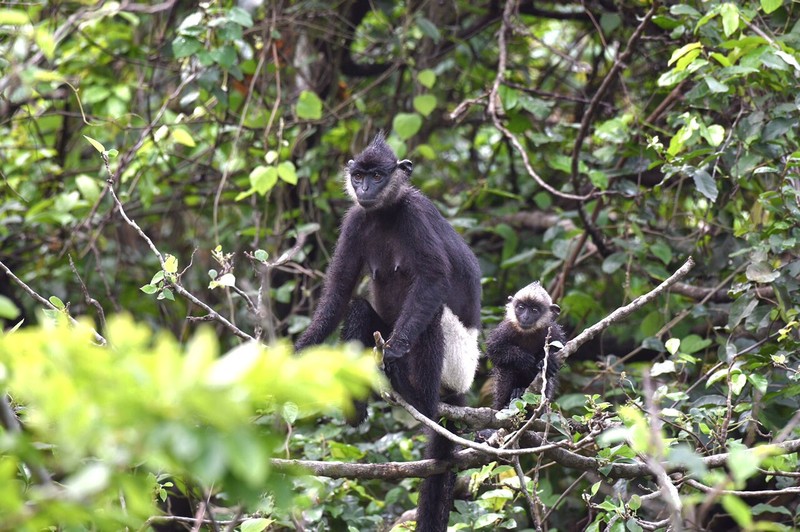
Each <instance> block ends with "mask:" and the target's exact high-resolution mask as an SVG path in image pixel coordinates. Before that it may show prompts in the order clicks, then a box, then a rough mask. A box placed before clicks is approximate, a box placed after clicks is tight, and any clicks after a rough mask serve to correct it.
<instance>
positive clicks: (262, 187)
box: [250, 166, 278, 196]
mask: <svg viewBox="0 0 800 532" xmlns="http://www.w3.org/2000/svg"><path fill="white" fill-rule="evenodd" d="M277 182H278V169H277V168H276V167H274V166H256V167H255V168H253V171H252V172H250V186H251V187H253V189H254V190H255V191H256V192H258V194H260V195H261V196H263V195H265V194H266V193H267V192H269V191H270V190H272V187H274V186H275V184H276V183H277Z"/></svg>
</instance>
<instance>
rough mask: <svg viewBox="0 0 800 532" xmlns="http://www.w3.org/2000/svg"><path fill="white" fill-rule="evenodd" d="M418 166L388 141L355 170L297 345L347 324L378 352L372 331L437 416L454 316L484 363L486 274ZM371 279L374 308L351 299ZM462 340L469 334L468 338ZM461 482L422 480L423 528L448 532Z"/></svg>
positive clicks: (394, 376)
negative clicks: (481, 335) (414, 174)
mask: <svg viewBox="0 0 800 532" xmlns="http://www.w3.org/2000/svg"><path fill="white" fill-rule="evenodd" d="M412 167H413V166H412V163H411V161H408V160H404V161H398V160H397V157H396V155H395V154H394V152H393V151H392V149H391V148H390V147H389V146H388V145H387V144H386V142H385V140H384V138H383V135H381V134H379V135H378V136H377V137H376V138H375V139H374V140H373V141H372V143H371V144H370V145H369V146H368V147H367V148H366V149H365V150H364V151H363V152H362V153H361V154H360V155H358V156H357V157H356V158H355V160H352V161H350V162H349V163H348V164H347V168H346V175H345V178H346V188H347V191H348V193H349V194H350V195H351V196H352V197H353V199H354V201H355V203H354V205H353V206H352V207H351V208H350V209H349V210H348V211H347V213H346V214H345V216H344V220H343V222H342V228H341V232H340V235H339V240H338V242H337V244H336V250H335V252H334V254H333V258H332V259H331V263H330V265H329V267H328V271H327V273H326V276H325V283H324V286H323V290H322V296H321V298H320V301H319V304H318V306H317V309H316V311H315V312H314V316H313V318H312V320H311V325H310V326H309V328H308V329H307V330H306V331H305V332H304V333H303V334H302V335H301V336H300V338H299V339H298V341H297V344H296V346H295V347H296V348H297V349H302V348H304V347H307V346H310V345H314V344H319V343H321V342H322V341H324V340H325V338H327V337H328V336H329V335H330V334H331V333H332V332H333V330H334V329H335V328H336V326H337V325H338V324H339V322H340V321H341V320H342V318H345V322H344V325H343V327H342V333H341V337H342V339H343V340H358V341H360V342H361V343H362V344H364V345H365V346H374V339H373V333H374V332H375V331H380V332H381V334H382V335H383V337H384V338H387V339H388V340H387V342H386V346H385V348H384V351H383V355H384V363H385V367H386V374H387V376H388V377H389V380H390V382H391V384H392V387H393V388H394V389H395V390H396V391H397V392H398V393H399V394H400V395H401V396H402V397H403V398H405V399H406V400H407V401H408V402H409V403H411V404H412V405H413V406H414V407H416V408H417V409H418V410H419V411H420V412H422V413H423V414H425V415H426V416H427V417H429V418H432V419H436V416H437V408H438V403H439V400H440V391H441V390H442V388H443V386H442V367H443V363H444V358H445V343H446V342H448V341H450V340H449V336H448V338H445V336H446V335H449V334H451V333H452V332H453V330H452V329H453V326H452V324H453V319H452V315H453V314H454V315H455V317H457V318H458V320H457V321H458V322H460V325H461V326H462V329H464V330H465V331H466V330H469V331H472V332H470V334H471V335H472V334H473V333H474V336H469V338H467V340H472V343H474V344H475V345H474V347H472V349H473V350H474V352H475V364H477V353H478V350H477V330H478V328H479V327H480V293H481V288H480V268H479V265H478V260H477V259H476V257H475V255H474V254H473V253H472V251H470V249H469V247H468V246H467V244H466V243H465V242H464V240H463V239H462V238H461V236H459V235H458V233H456V231H455V230H454V229H453V228H452V226H450V224H449V223H448V222H447V220H445V219H444V217H442V215H441V214H440V213H439V211H438V210H437V209H436V207H435V206H434V205H433V203H432V202H431V201H430V200H429V199H428V198H426V197H425V196H424V195H422V194H421V193H420V192H419V191H418V190H416V189H415V188H413V187H412V186H411V185H410V183H409V178H410V175H411V171H412ZM364 274H368V275H369V277H370V281H369V292H370V296H369V301H367V300H365V299H360V298H356V299H353V300H352V301H351V298H352V295H353V290H354V289H355V287H356V285H357V283H358V281H359V280H360V279H361V278H362V276H363V275H364ZM348 304H349V305H348ZM345 315H346V317H345ZM445 324H449V325H448V326H444V325H445ZM443 326H444V327H443ZM448 327H449V328H448ZM464 340H465V337H464V336H463V335H462V336H461V337H460V341H464ZM453 341H459V339H458V338H456V339H454V340H453ZM450 364H452V362H450ZM451 367H452V366H451ZM471 371H472V375H470V376H469V379H468V380H469V382H468V383H467V382H464V379H462V384H465V385H466V389H468V388H469V384H471V379H472V376H474V367H471ZM467 373H469V371H467ZM444 388H445V389H444V393H445V394H446V395H447V396H446V397H441V399H442V400H446V401H448V402H451V403H455V404H463V395H462V393H463V392H464V391H465V389H464V388H463V386H462V389H461V390H448V389H446V386H445V387H444ZM459 392H461V393H459ZM452 452H453V444H452V443H451V442H450V441H449V440H447V439H445V438H442V437H441V436H438V435H436V434H434V433H431V434H430V435H429V444H428V448H427V450H426V456H427V457H428V458H438V459H446V458H448V457H450V456H451V454H452ZM454 482H455V473H453V472H449V473H445V474H440V475H436V476H433V477H429V478H428V479H425V480H424V481H423V482H422V486H421V488H420V497H419V507H418V509H417V530H419V531H435V532H440V531H444V530H445V529H446V528H447V521H448V518H449V515H450V507H451V505H452V495H453V485H454Z"/></svg>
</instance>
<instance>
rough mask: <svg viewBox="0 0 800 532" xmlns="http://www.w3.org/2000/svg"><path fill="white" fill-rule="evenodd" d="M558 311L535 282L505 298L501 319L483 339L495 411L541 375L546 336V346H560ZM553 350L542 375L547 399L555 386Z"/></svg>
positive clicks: (562, 341) (505, 405)
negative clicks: (487, 358) (491, 370)
mask: <svg viewBox="0 0 800 532" xmlns="http://www.w3.org/2000/svg"><path fill="white" fill-rule="evenodd" d="M560 312H561V308H560V307H559V306H558V305H556V304H554V303H553V300H552V299H551V298H550V294H548V293H547V290H545V289H544V288H542V286H541V285H540V284H539V282H538V281H534V282H533V283H531V284H529V285H528V286H526V287H525V288H523V289H521V290H519V291H518V292H517V293H516V294H514V296H513V297H511V296H509V298H508V303H507V304H506V317H505V319H504V320H503V321H502V322H500V325H498V326H497V328H496V329H495V330H493V331H492V332H491V333H490V334H489V338H488V339H487V340H486V354H487V355H488V356H489V359H490V360H491V361H492V363H493V364H494V371H493V375H494V383H495V384H494V405H493V406H494V408H495V410H501V409H503V408H506V407H507V406H508V404H509V403H510V402H511V400H512V399H517V398H519V397H522V394H523V393H525V390H526V389H527V388H528V386H529V385H530V384H531V382H533V379H535V378H536V376H537V375H539V374H540V373H541V372H542V369H543V368H544V360H545V341H546V340H547V336H548V334H549V335H550V338H549V343H550V344H552V343H553V342H561V343H562V344H563V343H564V331H563V329H562V328H561V326H560V325H559V324H558V323H556V318H557V317H558V315H559V313H560ZM557 351H558V348H556V347H555V346H552V345H550V346H549V347H548V351H547V353H548V354H547V369H546V372H545V377H546V379H547V387H546V388H545V395H546V396H547V399H548V400H552V399H553V397H554V396H555V393H556V386H557V384H558V370H559V368H560V362H559V360H558V357H557V356H556V352H557Z"/></svg>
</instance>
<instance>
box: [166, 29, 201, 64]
mask: <svg viewBox="0 0 800 532" xmlns="http://www.w3.org/2000/svg"><path fill="white" fill-rule="evenodd" d="M202 49H203V43H201V42H200V41H198V40H197V39H195V38H194V37H187V36H185V35H181V36H178V37H175V38H174V39H173V40H172V53H173V55H174V56H175V58H176V59H181V58H183V57H189V56H190V55H194V54H196V53H197V52H199V51H200V50H202Z"/></svg>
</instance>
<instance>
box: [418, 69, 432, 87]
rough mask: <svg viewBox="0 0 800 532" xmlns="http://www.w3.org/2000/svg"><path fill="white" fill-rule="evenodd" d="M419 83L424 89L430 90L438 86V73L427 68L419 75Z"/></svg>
mask: <svg viewBox="0 0 800 532" xmlns="http://www.w3.org/2000/svg"><path fill="white" fill-rule="evenodd" d="M417 81H419V82H420V84H421V85H422V86H423V87H426V88H428V89H430V88H432V87H433V86H434V85H435V84H436V73H435V72H434V71H433V70H431V69H430V68H426V69H425V70H422V71H420V73H419V74H417Z"/></svg>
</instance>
